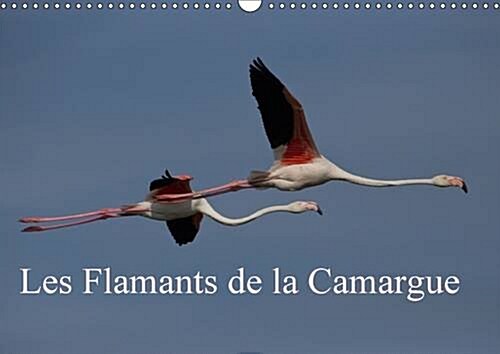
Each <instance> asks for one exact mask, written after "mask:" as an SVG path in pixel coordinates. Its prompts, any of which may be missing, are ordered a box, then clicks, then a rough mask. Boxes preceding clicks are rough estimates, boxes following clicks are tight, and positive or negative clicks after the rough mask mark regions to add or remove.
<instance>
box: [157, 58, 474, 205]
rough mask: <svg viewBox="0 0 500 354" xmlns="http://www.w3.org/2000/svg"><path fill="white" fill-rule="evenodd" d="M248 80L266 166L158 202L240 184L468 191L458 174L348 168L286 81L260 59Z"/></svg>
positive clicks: (287, 188) (282, 187) (164, 196)
mask: <svg viewBox="0 0 500 354" xmlns="http://www.w3.org/2000/svg"><path fill="white" fill-rule="evenodd" d="M250 82H251V85H252V94H253V96H255V98H256V100H257V103H258V108H259V110H260V113H261V116H262V121H263V123H264V129H265V131H266V135H267V138H268V140H269V143H270V144H271V148H272V149H273V152H274V162H273V164H272V166H271V168H270V169H269V170H268V171H252V172H251V173H250V176H249V178H248V179H245V180H237V181H233V182H230V183H228V184H225V185H222V186H219V187H215V188H211V189H205V190H201V191H198V192H196V193H183V194H182V193H181V194H176V195H169V194H162V195H159V196H158V197H157V199H158V200H162V201H180V200H186V199H190V198H193V199H196V198H202V197H209V196H213V195H218V194H222V193H227V192H231V191H237V190H240V189H244V188H277V189H279V190H283V191H297V190H301V189H303V188H306V187H311V186H317V185H320V184H323V183H326V182H329V181H347V182H351V183H355V184H359V185H364V186H370V187H395V186H404V185H414V184H421V185H431V186H436V187H459V188H461V189H462V190H463V191H464V192H465V193H467V185H466V184H465V181H464V180H463V179H462V178H460V177H454V176H448V175H437V176H434V177H432V178H414V179H400V180H380V179H372V178H366V177H362V176H357V175H354V174H352V173H349V172H347V171H345V170H343V169H342V168H340V167H339V166H337V165H335V164H334V163H332V162H330V161H329V160H328V159H327V158H326V157H324V156H323V155H321V153H320V152H319V150H318V148H317V147H316V144H315V143H314V140H313V137H312V135H311V132H310V131H309V128H308V126H307V122H306V116H305V113H304V109H303V108H302V105H301V104H300V102H299V101H298V100H297V99H296V98H295V97H293V95H292V94H291V93H290V91H288V89H287V88H286V87H285V85H284V84H283V83H282V82H281V81H280V80H279V79H278V78H277V77H276V76H275V75H274V74H273V73H272V72H271V71H270V70H269V69H268V68H267V67H266V66H265V65H264V63H263V62H262V60H261V59H260V58H257V59H256V60H254V61H253V63H252V64H250Z"/></svg>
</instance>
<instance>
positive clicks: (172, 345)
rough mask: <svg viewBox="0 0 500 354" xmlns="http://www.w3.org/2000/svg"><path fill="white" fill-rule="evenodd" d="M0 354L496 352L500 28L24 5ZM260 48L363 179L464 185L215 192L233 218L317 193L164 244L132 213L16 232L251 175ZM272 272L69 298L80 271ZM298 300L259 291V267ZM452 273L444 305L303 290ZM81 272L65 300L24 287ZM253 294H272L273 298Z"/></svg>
mask: <svg viewBox="0 0 500 354" xmlns="http://www.w3.org/2000/svg"><path fill="white" fill-rule="evenodd" d="M0 20H1V21H0V53H1V60H0V63H1V65H0V77H1V80H0V116H1V121H0V124H1V129H0V147H1V151H2V154H1V165H2V169H1V174H0V182H1V185H2V186H3V187H2V200H3V202H2V204H1V209H0V223H1V225H2V236H3V237H2V238H1V247H0V260H1V265H2V276H3V286H2V288H1V292H0V300H1V303H2V316H1V318H2V320H1V322H0V323H1V327H0V339H1V340H0V343H1V345H2V351H3V352H30V353H47V352H51V353H54V352H64V353H83V352H94V353H99V352H102V353H105V352H110V351H112V352H121V353H137V352H151V353H152V352H162V353H200V352H204V353H237V352H241V351H260V352H263V353H305V352H307V353H327V352H333V351H338V352H352V353H366V352H371V353H387V352H405V353H421V352H429V353H433V352H435V353H470V352H481V353H496V352H498V348H499V345H500V343H499V339H498V332H499V329H500V319H499V316H498V311H499V305H500V304H499V300H498V299H499V295H500V284H499V279H500V277H499V276H500V274H499V269H500V261H499V258H498V253H499V251H500V241H499V238H498V235H499V231H500V225H499V221H498V214H499V211H500V204H499V200H500V198H499V197H500V188H499V184H498V181H499V180H500V168H499V165H498V163H497V162H496V161H497V160H498V156H497V155H498V151H499V149H500V139H499V134H500V121H499V120H498V92H499V84H498V83H499V82H500V69H499V66H498V62H499V60H500V48H499V46H498V37H499V35H500V27H499V25H498V14H495V13H494V12H493V10H491V11H483V10H477V11H472V10H470V11H463V12H458V11H457V12H449V11H444V12H430V11H427V10H425V11H421V12H417V11H413V12H412V11H400V12H395V11H393V12H391V11H380V12H374V11H372V12H367V13H366V12H355V11H347V12H335V11H333V10H332V11H329V12H314V11H304V12H298V11H296V12H292V11H288V12H286V11H285V12H279V13H278V12H272V11H266V10H263V11H260V12H259V13H257V14H253V15H246V14H243V13H241V12H240V11H238V10H236V9H235V10H232V11H229V12H219V13H217V12H191V11H188V12H177V13H174V12H171V11H166V12H160V11H157V12H147V11H144V12H140V11H135V12H131V11H123V12H118V11H112V12H107V11H102V12H99V11H97V10H96V11H86V12H84V11H81V12H79V13H76V12H72V11H69V12H67V13H64V14H62V13H57V12H55V11H50V10H49V11H41V10H40V11H31V12H25V13H22V12H21V11H18V12H2V13H1V14H0ZM256 56H261V57H262V58H263V59H264V60H265V62H266V64H267V65H268V66H269V67H270V68H271V69H272V70H273V71H274V72H275V73H276V74H277V75H278V76H279V77H280V78H281V79H282V80H283V81H284V82H285V83H286V84H287V85H288V87H289V88H290V90H291V91H292V92H293V93H294V94H295V95H296V96H297V97H298V98H299V99H300V101H301V102H302V104H303V105H304V107H305V109H306V113H307V116H308V120H309V125H310V127H311V129H312V131H313V134H314V136H315V140H316V142H317V144H318V147H319V148H320V150H321V151H322V153H323V154H324V155H326V156H327V157H329V158H330V159H331V160H332V161H334V162H336V163H338V164H339V165H340V166H342V167H344V168H346V169H348V170H350V171H353V172H356V173H359V174H363V175H367V176H371V177H377V178H400V177H420V176H424V177H425V176H432V175H434V174H438V173H448V174H452V175H460V176H462V177H464V178H465V179H466V180H467V182H468V185H469V187H470V193H469V194H468V195H464V194H463V193H461V192H460V191H458V190H454V189H446V190H441V189H435V188H429V187H418V186H414V187H407V188H399V189H396V188H395V189H370V188H363V187H359V186H353V185H349V184H342V183H330V184H326V185H323V186H319V187H315V188H311V189H307V190H304V191H300V192H295V193H286V192H279V191H274V190H268V191H242V192H239V193H234V194H227V195H224V196H220V197H217V198H214V199H212V203H213V205H214V207H216V208H217V209H219V210H220V211H221V212H222V213H224V214H227V215H228V216H240V215H244V214H247V213H250V212H251V211H253V210H255V209H258V208H261V207H263V206H267V205H270V204H276V203H278V204H279V203H284V202H289V201H292V200H300V199H303V200H316V201H317V202H318V203H319V204H320V205H321V206H322V208H323V210H324V211H325V215H324V216H323V217H320V216H318V215H315V214H312V213H311V214H304V215H281V214H279V215H272V216H269V217H265V218H262V219H260V220H258V221H255V222H253V223H250V224H248V225H245V226H242V227H240V228H229V227H224V226H221V225H218V224H216V223H215V222H212V221H211V220H208V219H205V220H204V221H203V224H202V229H201V232H200V233H199V235H198V237H197V239H196V241H195V242H194V243H193V244H191V245H189V246H186V247H182V248H180V247H178V246H177V245H175V244H174V242H173V240H172V239H171V237H170V235H169V234H168V232H167V230H166V227H165V225H163V224H162V223H159V222H152V221H148V220H145V219H140V218H137V219H132V218H131V219H126V220H118V221H109V222H100V223H95V224H93V225H88V226H85V227H81V228H74V229H66V230H59V231H55V232H52V233H42V234H22V233H20V232H19V230H20V229H21V225H20V224H18V223H17V221H16V220H17V219H18V218H19V217H21V216H26V215H57V214H61V213H62V214H64V213H68V212H78V211H86V210H92V209H96V208H100V207H105V206H116V205H121V204H123V203H127V202H133V201H138V200H140V199H142V198H143V196H144V194H145V193H146V191H147V186H148V184H149V182H150V180H152V179H154V178H156V177H158V176H159V175H160V174H161V173H162V172H163V170H164V168H166V167H168V168H169V169H170V170H171V171H172V173H174V174H183V173H188V174H191V175H193V176H194V177H195V179H194V181H193V183H192V185H193V187H194V188H195V189H199V188H204V187H208V186H213V185H217V184H220V183H223V182H226V181H228V180H231V179H233V178H240V177H244V176H246V175H247V173H248V172H249V171H250V170H251V169H265V168H267V167H268V166H269V164H270V162H271V158H272V154H271V152H270V149H269V147H268V142H267V139H266V138H265V135H264V132H263V128H262V126H261V123H260V117H259V115H258V111H257V108H256V103H255V101H254V99H253V97H252V96H251V94H250V86H249V79H248V64H249V63H250V61H251V59H252V58H254V57H256ZM106 266H110V267H112V269H113V271H114V272H116V273H117V274H129V275H131V274H157V275H160V274H171V275H177V274H195V273H196V272H197V271H202V272H203V273H205V274H216V275H217V276H218V277H219V279H220V280H221V284H223V280H224V279H227V278H228V277H229V276H230V275H232V274H233V273H234V272H235V271H236V269H237V268H238V267H240V266H244V267H245V268H246V270H247V272H249V273H255V274H259V275H261V276H262V277H263V278H264V291H263V293H262V294H261V295H258V296H242V297H236V296H231V295H228V294H227V292H225V291H219V292H218V293H217V295H214V296H104V295H100V294H96V295H94V296H83V295H81V294H80V292H81V281H82V279H83V276H82V275H81V268H83V267H106ZM276 266H279V267H280V268H282V270H283V272H286V273H292V274H295V275H297V278H298V280H299V287H300V288H301V293H300V294H298V295H296V296H291V297H284V296H273V295H271V291H270V290H271V289H270V288H269V286H268V285H269V284H270V282H271V274H272V273H271V272H272V268H273V267H276ZM319 266H327V267H332V268H333V270H334V271H335V272H337V273H342V274H393V275H397V274H423V275H426V274H440V275H448V274H457V275H459V276H460V278H461V280H462V288H461V291H460V293H459V294H458V295H456V296H452V297H451V296H441V297H428V298H426V299H424V301H422V302H421V303H418V304H411V303H409V302H407V301H405V300H404V298H403V297H392V296H383V297H382V296H347V297H341V296H321V297H320V296H314V295H312V294H311V293H310V292H308V291H307V289H306V286H305V285H306V277H307V274H308V272H309V271H311V270H312V269H314V268H316V267H319ZM20 267H31V268H32V269H33V281H39V280H40V279H41V278H42V277H43V276H45V275H47V274H59V275H62V274H69V275H72V276H73V279H74V281H73V282H74V286H75V290H74V292H73V293H72V294H71V295H68V296H46V295H45V296H43V295H41V296H21V295H19V294H18V293H19V291H20V287H21V275H20V271H19V268H20ZM266 285H267V287H266Z"/></svg>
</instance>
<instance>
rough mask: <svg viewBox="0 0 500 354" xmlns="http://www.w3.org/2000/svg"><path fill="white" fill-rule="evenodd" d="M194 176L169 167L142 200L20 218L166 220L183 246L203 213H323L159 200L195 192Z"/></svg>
mask: <svg viewBox="0 0 500 354" xmlns="http://www.w3.org/2000/svg"><path fill="white" fill-rule="evenodd" d="M191 179H192V177H191V176H187V175H182V176H175V177H173V176H171V175H170V173H169V172H168V170H165V175H164V176H162V178H160V179H156V180H154V181H152V182H151V184H150V186H149V190H150V193H149V194H148V195H147V196H146V198H145V200H144V201H142V202H139V203H135V204H131V205H125V206H123V207H121V208H106V209H100V210H96V211H91V212H88V213H82V214H72V215H66V216H56V217H25V218H22V219H20V220H19V221H20V222H23V223H39V222H52V221H62V220H73V219H83V220H80V221H76V222H72V223H66V224H57V225H50V226H29V227H27V228H25V229H23V230H22V231H23V232H36V231H47V230H54V229H61V228H64V227H70V226H76V225H82V224H87V223H91V222H95V221H99V220H105V219H109V218H117V217H123V216H133V215H139V216H143V217H145V218H149V219H154V220H161V221H166V222H167V227H168V229H169V230H170V233H171V234H172V236H173V237H174V239H175V242H177V244H179V245H180V246H182V245H184V244H186V243H189V242H192V241H193V240H194V238H195V236H196V234H197V233H198V230H199V228H200V222H201V219H202V218H203V215H207V216H208V217H210V218H212V219H213V220H215V221H217V222H218V223H220V224H223V225H228V226H238V225H243V224H246V223H248V222H250V221H253V220H255V219H257V218H259V217H261V216H263V215H266V214H270V213H276V212H288V213H295V214H299V213H303V212H306V211H315V212H317V213H318V214H320V215H322V214H323V212H322V211H321V209H320V207H319V205H318V204H317V203H315V202H303V201H296V202H292V203H290V204H288V205H274V206H270V207H267V208H263V209H260V210H258V211H256V212H255V213H253V214H250V215H248V216H245V217H242V218H238V219H231V218H228V217H225V216H223V215H221V214H219V213H218V212H217V211H215V210H214V209H213V208H212V206H211V205H210V204H209V203H208V201H207V200H206V199H196V200H188V201H183V202H178V203H160V202H157V201H156V200H157V199H158V198H159V196H161V195H163V194H174V195H175V194H176V193H191V192H192V191H191V187H190V185H189V181H190V180H191Z"/></svg>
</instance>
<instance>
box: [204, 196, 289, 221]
mask: <svg viewBox="0 0 500 354" xmlns="http://www.w3.org/2000/svg"><path fill="white" fill-rule="evenodd" d="M198 201H199V204H198V210H199V211H200V212H201V213H203V214H205V215H207V216H208V217H210V218H212V219H214V220H215V221H217V222H218V223H221V224H224V225H227V226H238V225H243V224H246V223H248V222H250V221H253V220H255V219H257V218H259V217H261V216H264V215H266V214H270V213H276V212H292V211H291V210H290V207H289V206H288V205H274V206H270V207H267V208H262V209H259V210H257V211H256V212H255V213H252V214H250V215H248V216H245V217H242V218H236V219H232V218H228V217H226V216H224V215H221V214H219V213H218V212H217V211H216V210H215V209H214V208H212V206H211V205H210V204H209V203H208V202H207V201H206V200H205V199H198Z"/></svg>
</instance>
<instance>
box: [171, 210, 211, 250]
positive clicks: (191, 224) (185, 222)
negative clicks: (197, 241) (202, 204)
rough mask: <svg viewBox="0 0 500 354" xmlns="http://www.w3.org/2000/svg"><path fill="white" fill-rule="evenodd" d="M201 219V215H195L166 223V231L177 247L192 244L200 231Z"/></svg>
mask: <svg viewBox="0 0 500 354" xmlns="http://www.w3.org/2000/svg"><path fill="white" fill-rule="evenodd" d="M201 219H203V214H202V213H197V214H194V215H193V216H188V217H186V218H182V219H175V220H169V221H167V226H168V229H169V230H170V233H171V234H172V236H173V237H174V240H175V242H176V243H177V244H178V245H179V246H182V245H185V244H187V243H190V242H193V240H194V238H195V237H196V234H197V233H198V230H199V229H200V222H201Z"/></svg>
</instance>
